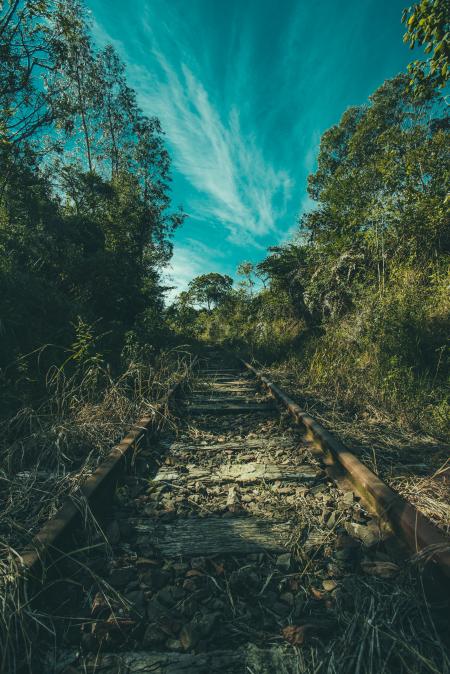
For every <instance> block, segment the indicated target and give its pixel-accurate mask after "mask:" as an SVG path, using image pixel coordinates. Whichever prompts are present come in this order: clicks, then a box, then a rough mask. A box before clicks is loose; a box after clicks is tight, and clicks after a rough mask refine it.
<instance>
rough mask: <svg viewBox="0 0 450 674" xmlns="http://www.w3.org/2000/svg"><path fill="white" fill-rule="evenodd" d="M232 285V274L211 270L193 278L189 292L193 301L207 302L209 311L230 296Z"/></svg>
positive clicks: (201, 303)
mask: <svg viewBox="0 0 450 674" xmlns="http://www.w3.org/2000/svg"><path fill="white" fill-rule="evenodd" d="M232 286H233V279H232V278H231V276H228V275H226V274H218V273H217V272H211V273H210V274H202V275H201V276H197V277H196V278H194V279H192V281H191V282H190V283H189V290H188V292H189V296H190V298H191V301H192V302H194V303H195V304H200V305H205V304H206V307H207V309H208V311H211V309H212V308H213V307H214V306H218V305H219V304H220V303H221V302H223V301H224V300H225V299H226V298H227V297H228V296H229V294H230V291H231V288H232Z"/></svg>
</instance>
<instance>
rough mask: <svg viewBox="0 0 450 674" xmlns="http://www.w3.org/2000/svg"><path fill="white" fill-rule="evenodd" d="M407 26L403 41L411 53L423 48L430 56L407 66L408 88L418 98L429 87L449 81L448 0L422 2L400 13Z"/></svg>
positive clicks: (449, 13) (438, 85)
mask: <svg viewBox="0 0 450 674" xmlns="http://www.w3.org/2000/svg"><path fill="white" fill-rule="evenodd" d="M402 21H403V23H404V24H406V33H405V35H404V36H403V40H404V42H406V43H409V46H410V48H411V49H414V47H416V46H418V47H424V49H425V53H426V54H431V56H430V57H429V58H428V59H427V60H426V61H419V60H416V61H413V62H412V63H410V65H409V66H408V71H409V73H410V75H411V83H410V84H411V86H412V87H413V88H414V90H415V92H416V93H417V94H418V95H421V94H424V93H425V92H426V89H427V88H429V87H430V86H431V87H432V88H435V87H442V88H443V87H445V85H446V84H447V82H448V80H449V78H450V32H449V31H450V3H449V2H448V1H447V0H422V2H418V3H416V4H414V5H411V7H408V8H406V9H405V10H404V11H403V16H402Z"/></svg>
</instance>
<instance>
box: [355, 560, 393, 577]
mask: <svg viewBox="0 0 450 674" xmlns="http://www.w3.org/2000/svg"><path fill="white" fill-rule="evenodd" d="M361 568H362V570H363V571H364V573H367V574H369V575H370V576H380V578H392V576H395V575H397V573H398V572H399V571H400V568H399V567H398V566H397V564H394V562H369V561H366V562H361Z"/></svg>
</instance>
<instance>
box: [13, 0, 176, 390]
mask: <svg viewBox="0 0 450 674" xmlns="http://www.w3.org/2000/svg"><path fill="white" fill-rule="evenodd" d="M86 16H87V14H86V11H85V8H84V6H83V4H82V3H81V1H80V0H40V1H37V0H36V1H28V2H25V3H18V2H11V3H7V4H6V7H4V8H3V9H2V10H0V51H1V55H2V58H1V59H0V61H1V64H0V75H1V77H0V79H1V85H0V132H1V134H2V135H1V138H0V161H1V166H2V169H1V173H0V251H1V257H0V315H1V330H0V342H1V349H0V383H2V384H3V385H4V391H5V396H7V397H8V398H9V400H10V402H12V401H13V400H14V399H15V397H16V395H17V396H19V397H20V396H21V395H23V390H24V386H25V388H26V387H27V386H32V385H33V383H34V381H35V380H36V379H40V375H39V373H38V372H37V371H36V368H35V367H34V369H33V367H32V368H31V370H30V366H29V365H28V364H26V363H27V360H26V356H27V354H30V353H34V352H36V350H37V349H38V350H39V353H40V361H39V364H40V368H41V371H42V369H44V371H45V368H46V367H48V366H49V365H50V364H52V363H53V362H54V361H55V359H56V361H57V360H58V359H60V362H61V360H64V354H65V352H66V350H67V349H69V350H70V348H71V345H72V344H73V343H75V342H76V339H77V335H79V330H80V329H81V326H85V327H84V328H83V331H82V332H83V334H84V335H85V337H86V336H87V335H88V334H90V332H89V331H90V330H93V331H94V333H95V334H94V333H93V334H92V335H91V343H95V344H96V347H95V348H96V349H97V350H98V349H101V350H102V351H103V353H104V355H107V357H108V360H109V362H110V363H112V364H114V363H118V362H119V360H120V353H121V350H122V348H123V346H124V344H125V342H127V343H129V341H130V339H132V337H131V335H134V339H137V340H140V341H141V342H143V341H144V342H145V341H149V342H151V343H153V344H154V346H158V344H159V343H161V341H162V340H163V333H164V331H165V330H166V328H165V326H164V324H163V319H162V310H163V292H164V289H163V288H162V286H161V283H160V271H161V269H162V267H163V266H164V265H165V264H166V263H167V261H168V260H169V258H170V256H171V253H172V245H171V236H172V233H173V231H174V230H175V228H176V227H178V226H179V225H180V224H181V223H182V221H183V215H182V214H181V213H176V212H173V211H171V209H170V160H169V156H168V153H167V150H166V149H165V146H164V143H163V138H162V129H161V126H160V123H159V121H158V120H157V119H156V118H148V117H146V116H145V115H144V114H143V113H142V111H141V110H140V109H139V107H138V105H137V102H136V95H135V92H134V91H133V90H132V89H131V88H130V87H129V86H128V84H127V81H126V74H125V66H124V64H123V63H122V62H121V60H120V58H119V56H118V55H117V53H116V52H115V50H114V48H113V47H112V46H111V45H109V46H106V47H105V48H104V49H103V50H101V51H98V50H96V48H95V46H94V44H93V42H92V38H91V34H90V28H89V22H88V20H87V19H86V18H85V17H86ZM77 326H78V327H77ZM100 335H101V336H102V339H101V341H99V340H98V339H97V338H98V337H99V336H100ZM44 345H47V347H46V348H45V350H44V351H42V347H43V346H44ZM80 353H83V350H81V351H80ZM72 362H73V361H72ZM19 371H20V372H21V375H20V376H19V374H18V372H19ZM12 382H15V383H16V385H17V391H16V390H14V387H13V386H11V383H12Z"/></svg>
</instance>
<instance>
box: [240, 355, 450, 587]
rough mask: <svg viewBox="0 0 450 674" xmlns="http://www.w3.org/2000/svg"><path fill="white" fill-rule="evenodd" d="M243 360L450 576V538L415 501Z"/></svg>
mask: <svg viewBox="0 0 450 674" xmlns="http://www.w3.org/2000/svg"><path fill="white" fill-rule="evenodd" d="M242 363H243V364H244V365H245V367H246V368H247V369H248V370H250V371H251V372H252V373H253V374H254V375H255V376H256V377H257V378H258V379H259V380H260V382H261V383H262V384H263V385H264V386H265V387H266V388H267V389H268V390H269V391H270V392H271V394H272V395H273V396H274V397H275V398H276V399H278V400H280V401H281V402H282V403H283V404H284V405H285V406H286V407H287V409H288V410H289V412H290V413H291V414H292V416H293V417H294V418H295V420H296V421H297V422H298V423H301V424H302V425H303V426H304V427H305V429H306V431H307V433H308V435H309V437H310V439H311V440H313V442H314V444H315V445H316V447H318V448H319V449H320V450H321V452H322V454H323V457H324V460H325V463H326V464H327V465H328V466H333V467H335V468H337V469H338V470H339V471H340V473H341V474H343V475H344V476H345V477H346V478H348V479H349V480H350V482H351V483H352V485H353V487H354V489H355V491H356V492H357V493H358V495H359V496H360V497H361V499H362V500H363V501H364V503H365V505H366V506H367V507H369V509H370V510H372V511H373V512H375V513H376V514H377V515H378V516H379V517H380V518H381V519H383V520H385V521H387V522H388V524H389V525H390V527H391V528H392V530H393V531H394V532H395V534H396V535H397V536H398V537H399V538H400V539H401V540H402V541H403V542H404V543H405V544H406V545H407V546H408V548H409V549H410V550H411V551H412V552H413V553H414V554H416V553H421V554H422V555H423V556H424V558H426V559H427V560H429V561H432V562H434V563H435V564H436V565H437V566H438V568H439V569H440V570H441V571H442V573H443V574H444V575H445V577H446V578H447V579H450V538H449V537H448V536H446V535H445V534H444V533H443V532H442V531H441V530H440V529H438V527H436V526H435V525H434V524H433V523H432V522H431V521H430V520H429V519H428V518H427V517H425V515H423V514H422V513H421V512H420V511H419V510H417V508H415V507H414V506H413V505H411V503H408V501H406V500H405V499H404V498H403V497H402V496H400V494H398V493H397V492H395V491H394V490H393V489H391V487H389V486H388V485H387V484H385V483H384V482H383V481H382V480H380V478H379V477H378V476H377V475H375V473H373V472H372V471H371V470H369V468H367V466H365V465H364V464H363V463H361V461H360V460H359V459H358V458H357V457H356V456H355V455H354V454H352V453H351V452H350V450H349V449H347V447H345V445H343V444H342V443H341V442H340V441H339V440H338V439H337V438H335V437H334V436H333V435H332V434H331V433H330V432H329V431H328V430H327V429H326V428H325V427H324V426H322V425H321V424H320V423H318V422H317V421H316V420H315V419H314V418H313V417H311V416H310V415H309V414H307V413H306V412H304V411H303V410H302V409H301V408H300V406H299V405H297V403H295V402H294V401H293V400H292V399H291V398H289V396H288V395H287V394H286V393H285V392H284V391H282V390H281V389H280V388H279V387H278V386H277V385H276V384H274V383H273V382H271V381H270V380H269V379H268V378H267V377H265V376H264V375H262V374H261V373H260V372H258V370H256V369H255V368H254V367H253V366H252V365H251V364H250V363H247V362H246V361H245V360H242Z"/></svg>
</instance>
